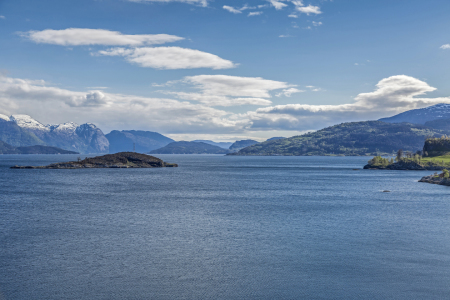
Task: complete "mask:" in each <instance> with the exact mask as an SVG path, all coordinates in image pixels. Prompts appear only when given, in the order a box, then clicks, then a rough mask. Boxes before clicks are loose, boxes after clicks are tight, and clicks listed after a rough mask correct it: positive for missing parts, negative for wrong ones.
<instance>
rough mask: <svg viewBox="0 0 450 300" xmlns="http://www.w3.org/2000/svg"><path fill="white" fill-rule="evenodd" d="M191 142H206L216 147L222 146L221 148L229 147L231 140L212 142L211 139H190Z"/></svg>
mask: <svg viewBox="0 0 450 300" xmlns="http://www.w3.org/2000/svg"><path fill="white" fill-rule="evenodd" d="M191 142H197V143H206V144H210V145H213V146H217V147H220V148H223V149H229V148H230V146H231V145H232V144H233V143H231V142H213V141H210V140H194V141H191Z"/></svg>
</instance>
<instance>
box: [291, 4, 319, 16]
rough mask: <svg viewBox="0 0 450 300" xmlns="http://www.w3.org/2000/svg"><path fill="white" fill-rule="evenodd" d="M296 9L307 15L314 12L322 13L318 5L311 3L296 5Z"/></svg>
mask: <svg viewBox="0 0 450 300" xmlns="http://www.w3.org/2000/svg"><path fill="white" fill-rule="evenodd" d="M296 9H297V10H298V11H299V12H301V13H305V14H307V15H309V14H316V15H318V14H321V13H322V12H321V11H320V7H318V6H313V5H311V4H310V5H308V6H303V7H300V6H297V7H296Z"/></svg>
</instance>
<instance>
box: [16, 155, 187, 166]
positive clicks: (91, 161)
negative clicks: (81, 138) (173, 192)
mask: <svg viewBox="0 0 450 300" xmlns="http://www.w3.org/2000/svg"><path fill="white" fill-rule="evenodd" d="M163 167H178V165H177V164H171V163H166V162H164V161H162V160H161V159H159V158H156V157H154V156H150V155H146V154H141V153H135V152H120V153H116V154H107V155H103V156H97V157H90V158H85V159H83V160H81V159H80V160H78V161H70V162H61V163H54V164H50V165H48V166H13V167H11V169H85V168H163Z"/></svg>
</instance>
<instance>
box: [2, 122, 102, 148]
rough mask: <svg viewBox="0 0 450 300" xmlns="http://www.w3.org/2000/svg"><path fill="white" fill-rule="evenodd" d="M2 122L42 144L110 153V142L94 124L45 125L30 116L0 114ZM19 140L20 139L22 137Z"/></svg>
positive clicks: (8, 128) (5, 127)
mask: <svg viewBox="0 0 450 300" xmlns="http://www.w3.org/2000/svg"><path fill="white" fill-rule="evenodd" d="M0 121H6V122H7V123H13V124H15V125H17V126H18V127H20V129H22V130H25V131H27V132H29V133H30V134H32V136H35V137H36V138H37V140H40V141H42V143H40V144H46V145H48V146H54V147H59V148H62V149H66V150H73V151H77V152H80V153H105V152H108V151H109V142H108V140H107V139H106V137H105V135H104V134H103V132H102V131H101V130H100V129H99V128H97V127H96V126H95V125H94V124H92V123H86V124H82V125H78V124H76V123H73V122H67V123H63V124H49V125H44V124H42V123H41V122H39V121H37V120H35V119H33V118H32V117H31V116H29V115H12V116H10V117H8V116H6V115H3V114H0ZM12 128H13V127H11V126H9V127H7V126H3V127H1V128H0V130H3V131H5V130H9V131H11V130H12ZM16 131H17V130H16ZM17 139H20V137H18V138H17ZM28 140H29V139H28ZM27 143H28V142H27ZM18 144H20V142H18ZM19 146H21V145H19ZM27 146H28V145H27Z"/></svg>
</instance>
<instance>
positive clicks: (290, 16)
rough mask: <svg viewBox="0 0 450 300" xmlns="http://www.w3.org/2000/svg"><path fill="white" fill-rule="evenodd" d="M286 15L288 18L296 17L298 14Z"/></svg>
mask: <svg viewBox="0 0 450 300" xmlns="http://www.w3.org/2000/svg"><path fill="white" fill-rule="evenodd" d="M288 17H289V18H298V16H297V15H294V14H290V15H289V16H288Z"/></svg>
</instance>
